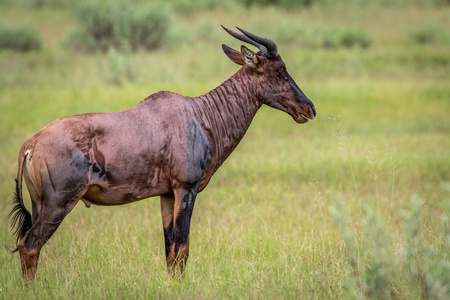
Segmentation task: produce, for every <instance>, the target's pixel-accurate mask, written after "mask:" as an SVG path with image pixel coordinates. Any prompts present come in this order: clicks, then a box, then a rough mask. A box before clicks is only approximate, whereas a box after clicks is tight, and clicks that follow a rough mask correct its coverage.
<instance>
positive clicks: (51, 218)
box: [17, 165, 87, 281]
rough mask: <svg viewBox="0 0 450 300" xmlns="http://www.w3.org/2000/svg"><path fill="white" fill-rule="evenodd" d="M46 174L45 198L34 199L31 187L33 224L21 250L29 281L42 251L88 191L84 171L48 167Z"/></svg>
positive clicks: (19, 246) (22, 263) (24, 272)
mask: <svg viewBox="0 0 450 300" xmlns="http://www.w3.org/2000/svg"><path fill="white" fill-rule="evenodd" d="M70 166H72V165H70ZM59 170H61V171H59ZM44 171H46V172H43V173H42V174H44V176H43V178H44V180H43V182H42V183H41V184H40V185H39V187H41V188H40V189H39V190H41V191H42V193H41V194H42V196H40V197H39V198H38V199H34V198H36V193H34V192H33V189H30V188H31V187H30V186H28V185H27V186H28V187H29V190H31V191H32V192H31V193H30V196H31V197H32V198H33V199H32V205H33V222H32V226H31V228H30V229H29V230H28V232H27V233H26V234H25V236H24V237H23V238H22V239H21V240H20V241H19V244H18V246H17V248H18V250H19V253H20V260H21V265H22V272H23V277H24V280H25V281H30V280H32V279H34V277H35V274H36V270H37V266H38V259H39V253H40V251H41V248H42V247H43V246H44V244H45V243H46V242H47V241H48V240H49V239H50V237H51V236H52V235H53V233H54V232H55V231H56V229H58V227H59V225H60V224H61V222H62V221H63V219H64V218H65V217H66V216H67V214H68V213H69V212H70V211H71V210H72V209H73V208H74V207H75V205H76V204H77V203H78V201H79V200H80V198H81V197H82V196H83V195H84V193H85V192H86V190H87V186H86V184H85V182H86V181H85V174H86V172H83V171H84V170H82V171H78V170H76V169H73V168H72V169H71V168H70V167H69V168H60V169H56V168H55V169H53V170H50V169H48V167H47V170H44ZM27 183H28V182H27ZM36 190H37V189H36Z"/></svg>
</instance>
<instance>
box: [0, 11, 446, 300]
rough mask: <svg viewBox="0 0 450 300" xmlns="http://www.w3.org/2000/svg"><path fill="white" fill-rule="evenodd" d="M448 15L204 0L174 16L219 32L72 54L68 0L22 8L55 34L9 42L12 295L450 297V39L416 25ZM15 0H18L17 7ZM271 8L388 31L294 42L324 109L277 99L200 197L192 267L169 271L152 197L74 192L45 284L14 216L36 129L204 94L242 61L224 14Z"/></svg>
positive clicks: (303, 74)
mask: <svg viewBox="0 0 450 300" xmlns="http://www.w3.org/2000/svg"><path fill="white" fill-rule="evenodd" d="M2 8H3V7H2ZM448 12H449V9H448V7H447V8H443V9H433V8H408V9H404V10H403V9H393V8H371V9H367V10H359V9H353V8H347V9H344V10H342V11H339V10H337V11H336V12H334V11H330V10H326V9H319V8H314V9H312V10H301V11H292V12H286V11H278V10H276V9H274V8H270V9H268V10H264V9H256V8H251V9H249V12H248V15H245V12H244V11H241V10H239V9H237V10H234V11H233V14H231V15H228V14H226V13H224V12H218V11H211V12H200V13H197V14H193V15H190V16H189V17H181V16H179V18H178V19H177V20H178V23H176V24H173V26H175V27H174V28H175V29H177V28H176V26H179V27H182V26H185V27H186V28H188V29H191V28H193V29H196V30H197V29H198V28H199V27H198V26H202V27H201V28H208V27H207V25H205V24H209V23H211V24H213V26H215V27H214V28H216V30H217V32H216V33H215V36H214V37H212V40H211V41H210V40H203V41H201V42H200V43H197V44H195V43H194V44H190V43H185V44H183V45H179V46H178V47H177V46H174V44H173V41H171V42H170V43H168V44H167V46H166V47H163V48H162V49H160V50H158V51H156V52H151V53H137V54H135V55H130V54H120V53H113V54H106V55H80V54H74V53H71V52H67V51H66V50H65V49H64V48H63V47H62V44H63V42H64V38H65V32H66V31H70V29H73V28H74V21H73V19H71V17H70V14H69V13H68V12H67V11H64V10H49V9H44V10H25V11H23V12H21V13H22V15H23V19H24V21H28V22H29V23H31V24H33V25H34V26H36V28H37V30H38V31H39V33H40V34H41V35H42V37H43V41H44V43H43V50H42V51H41V52H39V53H27V54H16V53H13V52H0V107H1V109H2V111H1V112H0V118H1V120H0V152H1V153H2V156H0V165H1V166H2V173H1V174H0V179H1V180H0V199H2V200H0V220H3V221H2V222H3V226H1V231H0V245H1V247H0V270H1V272H0V289H1V291H0V299H15V298H21V299H25V298H64V299H66V298H73V299H79V298H92V299H105V298H112V299H123V298H126V299H134V298H145V299H148V298H164V299H174V298H175V299H177V298H183V299H199V298H200V299H215V298H219V299H221V298H225V299H230V298H237V299H242V298H253V299H259V298H266V299H274V298H285V299H292V298H300V299H304V298H313V299H360V298H362V299H364V298H369V299H386V298H394V299H397V298H398V299H429V298H430V299H444V298H448V297H449V294H450V287H449V282H450V278H449V274H450V261H449V257H448V249H449V248H450V244H449V243H450V232H449V215H450V211H449V210H450V205H449V203H450V190H449V188H448V182H449V181H450V178H449V177H450V172H449V170H450V156H449V155H448V154H449V151H448V149H450V138H449V135H450V134H449V133H450V121H449V118H448V112H449V111H450V102H449V101H448V100H449V98H450V86H449V85H448V82H449V79H450V76H449V75H450V64H449V61H450V54H449V53H450V52H449V51H448V44H446V42H445V41H441V42H437V44H433V45H429V44H418V43H415V42H414V40H413V39H412V37H413V34H414V33H415V32H416V31H415V30H416V29H417V30H418V29H420V28H422V26H424V24H429V23H430V21H433V22H434V24H438V25H439V26H441V28H442V30H445V28H449V27H448V25H449V23H448V22H449V21H448V18H444V16H445V15H446V14H448ZM17 13H18V10H17V9H14V8H10V9H5V10H4V11H2V17H3V16H4V17H5V19H6V20H14V16H15V15H16V14H17ZM419 15H420V16H421V18H420V19H418V18H417V16H419ZM51 16H53V18H50V17H51ZM243 16H246V18H244V17H243ZM269 16H270V20H272V19H273V20H276V19H282V20H284V22H286V23H287V24H289V22H295V20H296V18H297V19H301V20H302V22H305V24H307V23H308V21H311V20H315V22H320V23H323V24H327V25H328V26H333V25H339V26H344V27H345V26H347V27H351V28H362V29H364V30H366V31H367V32H369V34H370V35H371V36H372V37H373V43H372V45H371V46H370V47H369V48H368V49H365V50H362V49H358V48H352V49H337V50H327V49H303V48H298V47H296V46H294V45H289V44H280V45H279V50H280V53H281V54H282V56H283V59H284V61H285V62H286V64H287V66H288V69H289V71H290V73H291V74H292V75H293V77H294V78H295V79H296V81H297V83H298V84H299V86H300V87H301V88H302V89H303V91H304V92H305V93H306V94H307V95H308V96H309V97H310V98H311V99H312V100H313V102H314V104H315V105H316V109H317V112H318V117H317V119H315V120H314V121H312V122H309V123H307V124H306V125H297V124H295V123H294V121H293V120H292V118H291V117H290V116H288V115H286V114H284V113H282V112H279V111H275V110H273V109H270V108H268V107H263V108H262V109H261V110H260V111H259V112H258V114H257V115H256V117H255V120H254V122H253V123H252V125H251V127H250V129H249V131H248V133H247V135H246V136H245V138H244V139H243V141H242V143H241V144H240V145H239V147H238V148H237V149H236V151H235V152H234V153H233V154H232V155H231V156H230V158H229V159H228V160H227V161H226V162H225V164H224V165H223V166H222V167H221V168H220V169H219V171H218V172H217V174H216V175H215V176H214V177H213V179H212V181H211V183H210V184H209V186H208V187H207V188H206V189H205V191H204V192H202V193H201V194H199V196H198V198H197V203H196V207H195V210H194V214H193V221H192V227H191V249H190V259H189V262H188V267H187V271H186V274H185V276H184V278H182V279H179V278H171V277H170V276H168V275H167V273H166V268H165V259H164V249H163V248H164V241H163V233H162V226H161V219H160V207H159V200H158V199H157V198H153V199H148V200H145V201H141V202H138V203H134V204H130V205H125V206H120V207H98V206H92V207H91V208H90V209H86V208H85V207H84V205H83V204H82V203H81V204H79V205H77V206H76V207H75V209H74V210H73V211H72V212H71V213H70V214H69V215H68V216H67V218H66V219H65V220H64V222H63V223H62V225H61V227H60V228H59V229H58V231H57V232H56V233H55V235H54V236H53V237H52V238H51V239H50V240H49V242H48V243H47V244H46V246H45V247H44V248H43V250H42V253H41V257H40V262H39V271H38V276H37V279H36V282H35V283H33V284H31V285H29V286H26V287H25V286H24V285H23V282H22V275H21V271H20V262H19V257H18V255H17V254H10V253H9V250H10V249H11V248H13V244H14V240H13V238H12V237H11V236H10V234H11V232H10V230H9V224H8V223H7V221H6V216H7V214H8V212H9V211H10V210H11V208H12V206H11V204H10V199H12V196H13V189H14V181H13V178H14V177H15V176H16V168H17V153H18V150H19V148H20V146H21V144H22V143H23V142H24V141H25V140H26V139H27V138H28V137H29V136H30V135H31V134H32V133H34V132H35V131H37V130H39V129H40V128H42V127H43V126H45V125H46V124H48V123H49V122H51V121H53V120H54V119H56V118H58V117H60V116H63V115H72V114H77V113H84V112H94V111H114V110H122V109H127V108H130V107H132V106H134V105H136V104H137V103H138V102H139V101H140V100H142V99H143V98H145V97H146V96H147V95H149V94H150V93H153V92H156V91H158V90H163V89H165V90H172V91H176V92H179V93H182V94H185V95H190V96H195V95H200V94H202V93H205V92H207V91H208V90H210V89H212V88H214V87H215V86H217V85H218V84H220V83H221V82H222V81H224V80H225V79H226V78H228V76H230V75H231V74H232V73H233V72H235V71H236V66H235V65H233V64H232V63H231V62H230V61H229V60H228V59H227V58H226V57H225V55H223V53H221V50H220V43H226V44H228V45H230V46H232V47H234V48H238V46H239V45H240V43H239V42H236V41H234V40H233V39H231V38H229V37H227V36H226V34H225V33H221V32H220V31H221V28H220V27H219V26H218V24H219V23H223V24H224V25H228V26H231V25H233V24H236V25H242V27H243V28H248V29H249V30H253V31H255V32H256V33H261V34H264V31H265V30H267V31H268V32H272V33H273V34H275V33H276V32H278V29H277V28H270V25H271V24H263V25H261V26H262V28H260V27H259V24H260V23H261V22H260V21H259V20H260V19H261V18H269ZM244 19H245V21H244ZM241 23H244V24H241ZM52 24H53V25H55V24H56V26H52ZM198 24H200V25H198ZM305 26H306V25H305ZM208 30H209V29H208ZM268 36H270V37H273V39H274V40H275V41H276V36H274V35H268ZM216 39H217V40H216ZM128 70H131V71H132V72H134V73H133V74H134V75H133V76H131V77H129V76H128V75H127V74H128V73H127V72H128ZM121 72H122V73H121ZM26 199H27V200H26V204H27V206H29V200H28V197H26Z"/></svg>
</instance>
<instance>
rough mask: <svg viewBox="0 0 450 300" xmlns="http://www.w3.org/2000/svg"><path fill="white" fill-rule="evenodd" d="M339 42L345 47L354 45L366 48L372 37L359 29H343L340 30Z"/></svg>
mask: <svg viewBox="0 0 450 300" xmlns="http://www.w3.org/2000/svg"><path fill="white" fill-rule="evenodd" d="M340 43H341V45H342V46H344V47H347V48H351V47H354V46H359V47H361V48H368V47H369V46H370V45H371V44H372V38H371V37H370V35H369V34H368V33H367V32H365V31H362V30H360V29H345V30H343V31H342V34H341V37H340Z"/></svg>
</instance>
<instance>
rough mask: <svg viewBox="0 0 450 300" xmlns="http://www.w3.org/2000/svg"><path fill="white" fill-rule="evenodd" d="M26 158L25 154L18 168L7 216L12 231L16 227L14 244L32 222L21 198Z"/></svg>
mask: <svg viewBox="0 0 450 300" xmlns="http://www.w3.org/2000/svg"><path fill="white" fill-rule="evenodd" d="M26 158H27V154H25V156H24V158H23V163H22V165H21V166H19V169H20V172H19V176H20V177H19V178H16V179H15V180H16V191H15V193H14V199H13V201H12V203H13V204H14V207H13V209H12V210H11V212H10V213H9V214H8V219H11V227H12V228H13V229H14V227H16V226H17V228H16V229H15V230H14V233H13V235H16V244H17V243H18V242H19V241H20V240H21V239H22V238H23V237H24V236H25V234H26V233H27V231H28V230H29V229H30V228H31V225H32V222H31V214H30V212H29V211H28V210H27V209H26V207H25V205H24V204H23V198H22V175H23V165H24V164H25V160H26ZM16 251H17V248H16V249H14V250H13V252H16Z"/></svg>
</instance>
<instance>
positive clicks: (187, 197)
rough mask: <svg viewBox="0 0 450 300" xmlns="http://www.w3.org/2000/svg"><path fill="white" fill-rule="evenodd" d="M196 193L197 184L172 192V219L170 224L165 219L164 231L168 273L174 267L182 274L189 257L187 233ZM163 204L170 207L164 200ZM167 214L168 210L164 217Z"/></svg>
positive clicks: (168, 202) (167, 201)
mask: <svg viewBox="0 0 450 300" xmlns="http://www.w3.org/2000/svg"><path fill="white" fill-rule="evenodd" d="M197 192H198V185H197V184H193V185H184V186H183V187H180V188H177V189H175V190H174V199H173V200H174V201H173V219H172V221H171V222H169V221H168V220H169V219H170V218H167V219H166V225H168V226H167V227H165V229H164V234H165V236H166V238H165V241H166V259H167V266H168V269H169V272H170V271H171V269H173V267H175V268H178V269H179V270H180V273H181V274H183V271H184V266H185V264H186V261H187V259H188V257H189V231H190V226H191V217H192V211H193V210H194V203H195V198H196V196H197ZM165 204H167V205H168V206H170V201H169V200H167V199H166V200H165ZM168 214H169V209H167V214H166V215H167V216H168ZM171 225H172V227H171Z"/></svg>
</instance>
